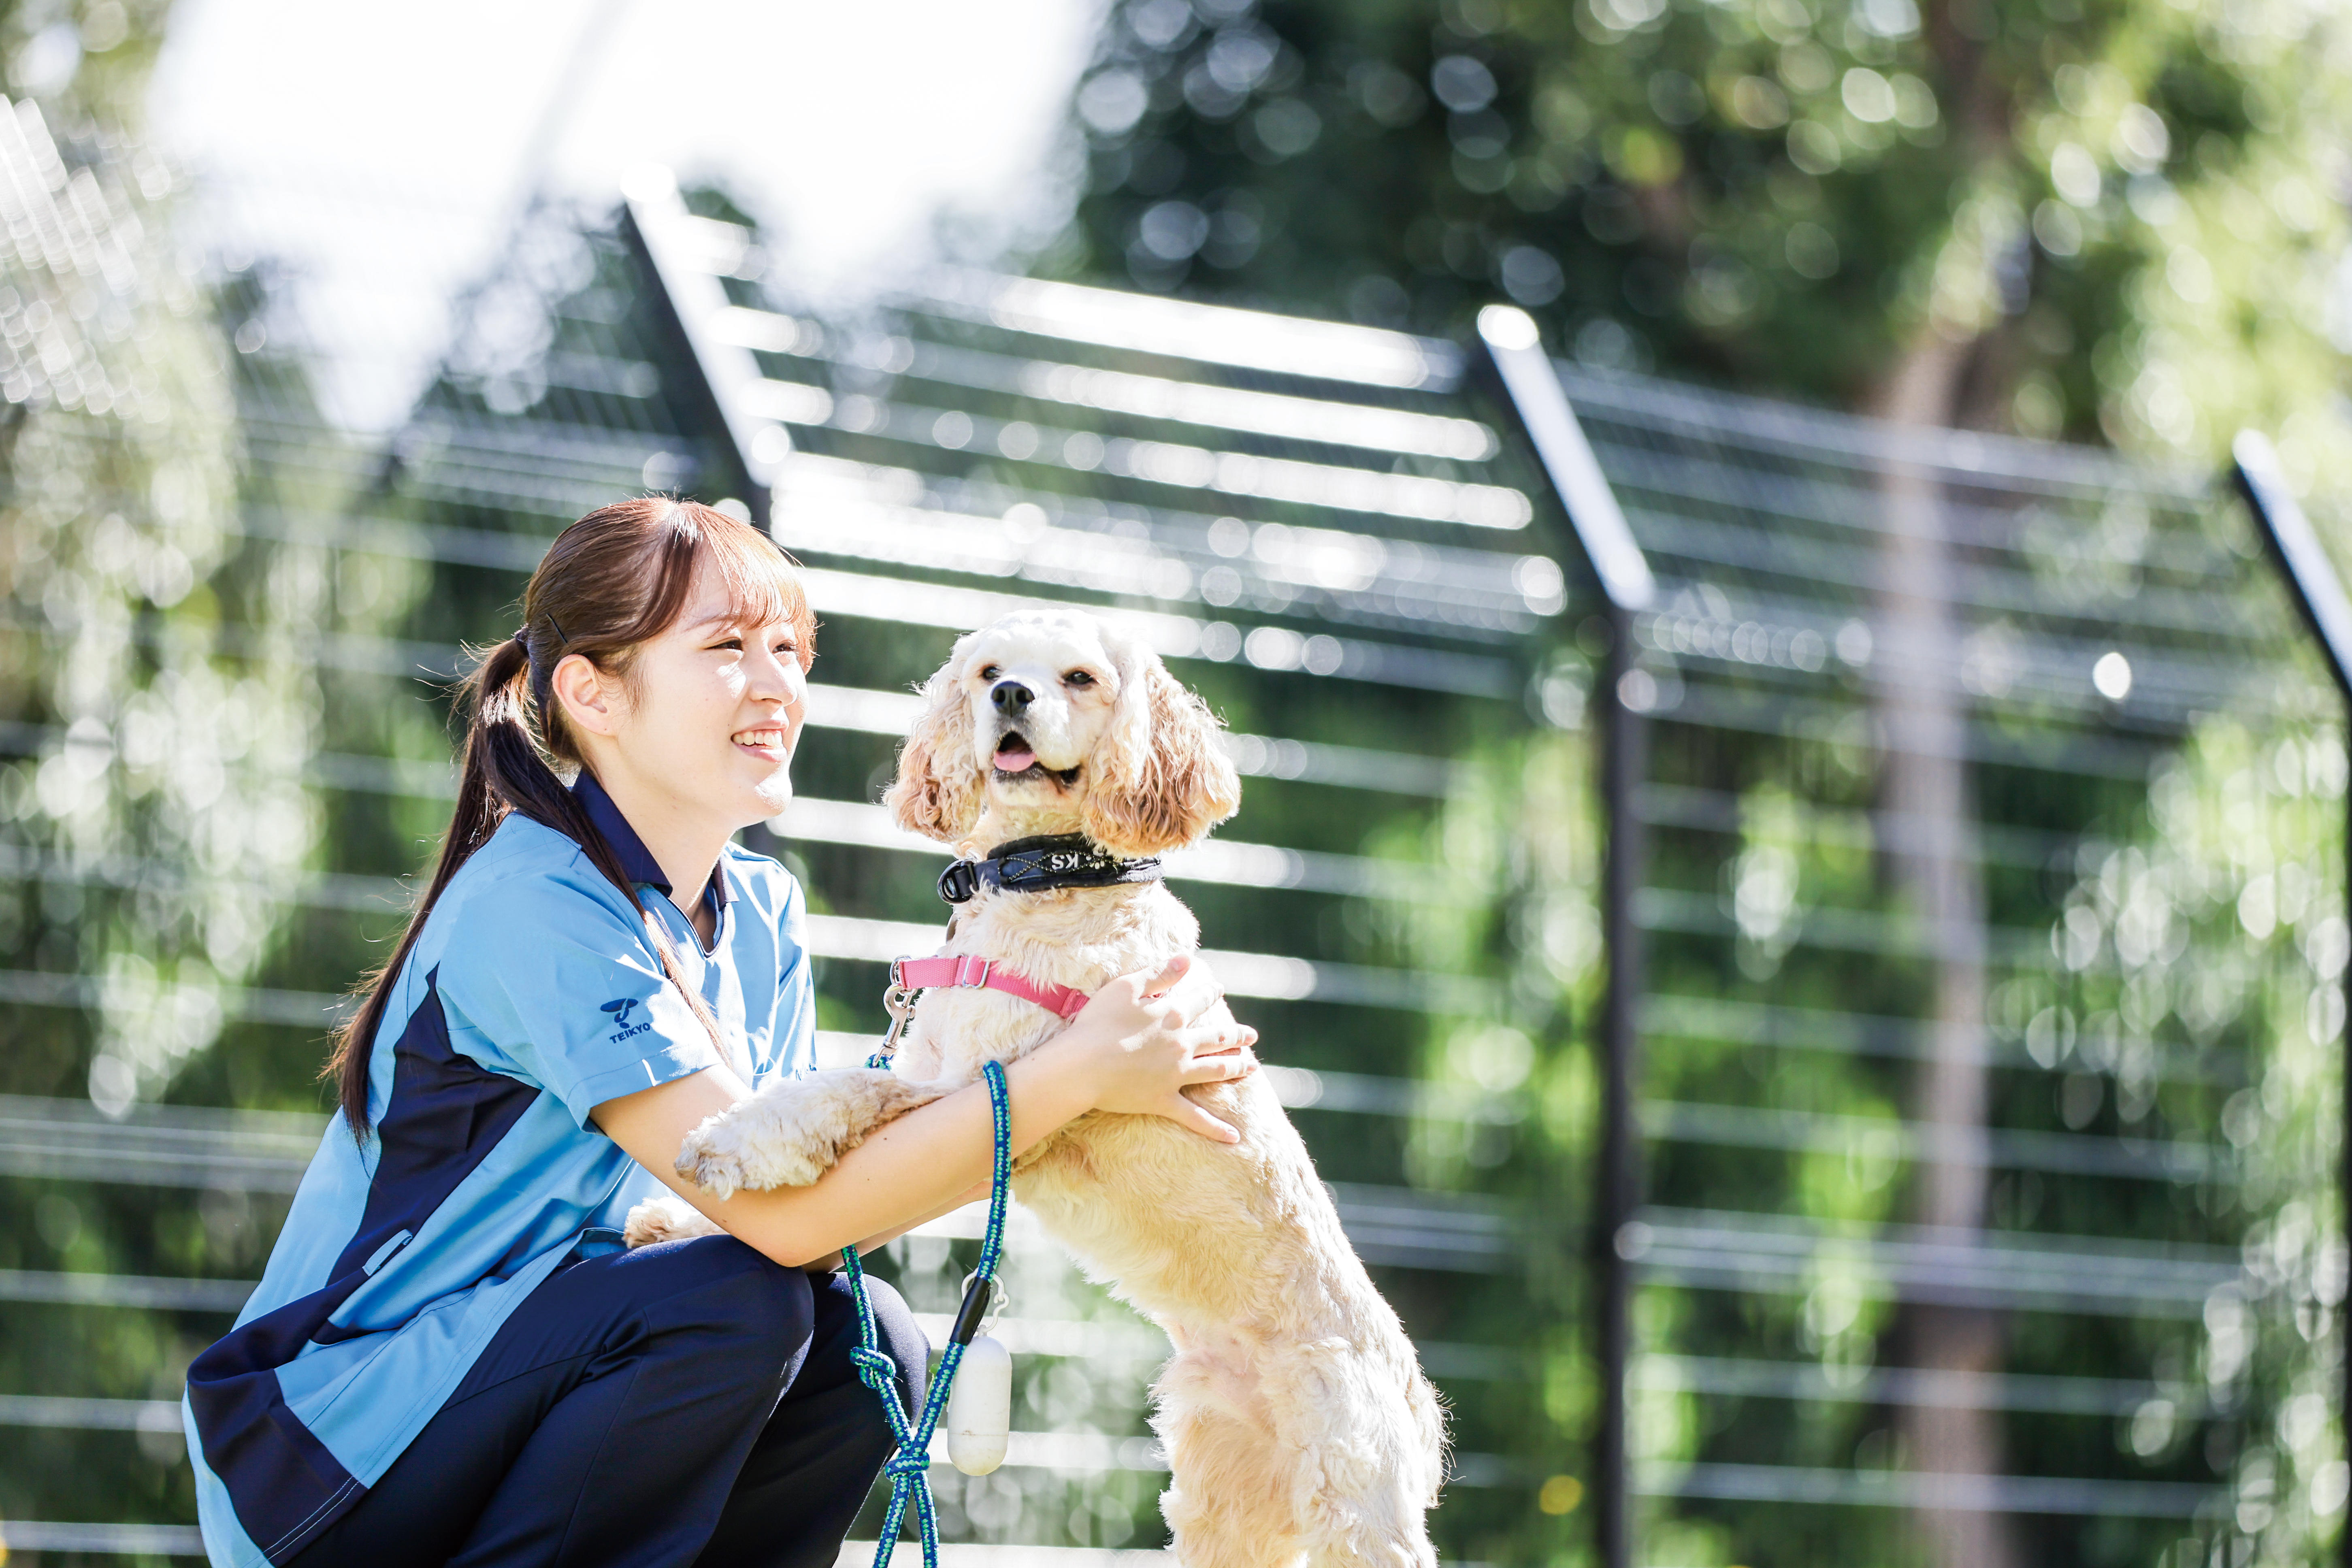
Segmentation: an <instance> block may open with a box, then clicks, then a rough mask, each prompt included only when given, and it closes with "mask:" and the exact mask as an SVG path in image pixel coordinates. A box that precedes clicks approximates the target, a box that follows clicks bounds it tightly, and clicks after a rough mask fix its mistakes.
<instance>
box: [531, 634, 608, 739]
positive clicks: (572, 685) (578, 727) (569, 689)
mask: <svg viewBox="0 0 2352 1568" xmlns="http://www.w3.org/2000/svg"><path fill="white" fill-rule="evenodd" d="M547 684H548V688H549V689H550V690H551V691H553V692H554V694H555V705H556V707H557V708H558V709H560V710H562V714H563V721H564V722H565V723H566V724H568V725H570V726H571V727H572V731H574V732H575V733H578V732H585V733H587V734H591V735H606V736H609V735H611V734H612V733H613V732H614V731H616V730H617V729H618V728H619V727H620V708H621V702H622V700H623V699H622V690H621V685H620V682H618V681H607V680H606V679H604V671H603V670H601V669H598V668H596V666H595V665H594V663H593V662H592V661H591V660H590V659H589V658H588V656H587V655H585V654H579V653H568V654H565V655H564V656H563V658H562V659H560V660H558V661H557V663H556V666H555V668H554V669H553V670H552V671H551V672H550V673H549V675H548V678H547Z"/></svg>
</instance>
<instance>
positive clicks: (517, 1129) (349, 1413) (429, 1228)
mask: <svg viewBox="0 0 2352 1568" xmlns="http://www.w3.org/2000/svg"><path fill="white" fill-rule="evenodd" d="M575 788H576V793H577V794H578V795H579V798H580V800H581V802H582V804H583V805H585V806H586V807H587V809H588V812H589V814H590V816H591V817H592V818H593V820H594V821H595V823H596V825H597V826H598V827H600V828H601V829H602V830H603V832H604V837H605V838H606V840H607V841H608V842H609V843H610V844H611V845H612V847H613V848H614V852H615V853H616V854H617V855H618V856H619V858H620V863H621V866H622V868H624V869H625V871H626V872H627V873H628V875H629V876H630V878H631V879H633V880H634V881H635V882H636V883H637V884H638V895H639V897H640V898H642V899H643V900H644V901H645V906H646V909H648V910H652V911H653V913H654V916H655V918H656V919H657V920H660V921H662V922H663V928H664V930H665V931H667V933H668V936H669V939H670V943H671V947H672V949H673V951H674V952H676V953H677V959H678V963H679V964H680V967H681V969H682V970H683V972H684V973H685V974H686V975H687V976H688V980H689V981H690V982H691V983H692V984H695V985H696V986H697V987H698V989H699V990H700V992H701V994H702V999H703V1001H704V1002H705V1003H707V1004H708V1005H709V1007H710V1010H711V1012H712V1013H713V1014H714V1015H716V1016H717V1017H718V1019H719V1026H720V1029H721V1032H722V1033H723V1034H724V1036H725V1037H726V1038H727V1039H728V1040H729V1042H730V1050H735V1049H743V1048H746V1047H748V1054H749V1062H750V1066H751V1075H752V1079H753V1081H754V1082H755V1083H756V1082H759V1081H761V1080H764V1079H768V1078H770V1077H772V1075H774V1074H777V1073H786V1074H799V1073H804V1072H807V1071H809V1070H810V1069H811V1068H813V1067H814V1065H815V1043H816V1036H815V1028H816V1005H815V999H814V992H813V991H812V989H811V986H810V982H809V963H808V943H807V941H806V939H805V934H804V927H805V922H806V910H805V905H804V902H803V898H802V894H801V889H800V887H799V885H798V884H797V883H796V882H795V881H794V880H793V877H792V874H791V873H790V872H788V871H786V870H785V869H784V868H782V866H779V865H778V864H776V862H774V861H773V860H771V859H769V858H766V857H764V856H760V855H753V854H751V853H750V852H748V851H746V850H742V849H739V848H735V847H731V846H730V847H729V848H728V850H727V852H726V853H725V854H724V855H723V856H721V857H720V858H719V865H718V867H717V868H716V869H715V870H714V871H713V873H712V876H711V880H710V884H709V887H708V888H707V889H705V890H704V895H703V896H704V898H705V899H706V900H709V903H710V904H711V905H712V906H714V908H715V912H716V914H717V916H718V937H717V940H716V942H713V944H712V946H711V948H710V950H709V952H704V951H703V949H702V947H701V943H700V940H699V938H698V937H697V935H696V934H695V931H694V929H693V927H692V926H691V925H690V924H689V923H688V921H687V920H686V918H685V916H684V915H683V914H681V913H680V912H679V911H678V910H677V907H676V906H675V905H674V904H672V903H671V902H670V901H669V899H668V897H667V894H668V891H669V884H668V881H667V879H665V878H664V877H663V875H662V872H661V868H660V867H659V866H658V865H656V863H655V861H654V858H653V857H652V856H651V855H650V854H649V853H647V852H646V847H645V844H644V842H643V841H642V840H640V839H639V838H638V837H637V835H636V834H635V831H634V830H632V829H631V828H630V826H629V825H628V822H627V820H626V819H625V818H624V817H623V816H621V814H620V811H619V809H618V808H617V807H616V806H614V804H613V801H612V797H611V796H609V795H606V794H605V793H604V790H603V789H602V788H601V787H600V786H598V784H596V782H595V780H594V779H593V777H591V776H590V775H589V774H587V773H583V774H582V775H581V779H580V783H579V784H578V785H577V786H575ZM394 984H395V987H396V989H395V990H394V994H393V996H392V998H391V1001H390V1003H389V1005H387V1006H386V1007H385V1009H384V1015H383V1026H382V1027H381V1028H380V1029H379V1030H378V1031H377V1033H376V1038H375V1044H374V1047H373V1055H372V1057H371V1058H370V1063H369V1088H368V1110H369V1114H370V1118H371V1120H372V1122H373V1131H372V1132H371V1134H370V1135H369V1137H368V1138H367V1140H366V1141H365V1142H364V1143H361V1142H354V1141H353V1140H352V1135H351V1131H350V1130H349V1127H348V1125H347V1124H346V1123H345V1121H343V1118H342V1117H341V1115H340V1114H338V1115H336V1116H335V1117H334V1119H333V1120H332V1121H331V1122H330V1123H329V1125H328V1128H327V1131H326V1135H325V1137H324V1138H323V1139H321V1140H320V1144H319V1152H318V1153H317V1154H316V1155H314V1156H313V1157H312V1158H311V1161H310V1169H309V1170H308V1171H307V1172H306V1173H304V1174H303V1177H302V1184H301V1186H300V1188H299V1191H298V1192H297V1193H296V1194H295V1197H294V1205H293V1208H292V1210H291V1212H290V1213H289V1215H287V1218H286V1226H285V1229H284V1230H282V1231H281V1232H279V1234H278V1244H277V1247H275V1248H274V1249H273V1250H272V1251H271V1253H270V1256H269V1267H268V1269H267V1271H265V1272H264V1274H263V1275H262V1279H261V1284H260V1286H259V1288H258V1289H256V1290H255V1291H254V1293H253V1296H252V1298H251V1299H250V1300H247V1303H246V1306H245V1310H244V1311H242V1312H241V1313H239V1314H238V1316H237V1321H236V1328H234V1329H233V1330H231V1331H230V1332H229V1333H228V1335H227V1336H226V1338H224V1339H223V1340H221V1341H220V1342H218V1343H217V1344H215V1345H214V1346H213V1347H212V1348H211V1349H209V1350H207V1351H206V1352H205V1353H204V1354H202V1355H201V1356H198V1357H197V1358H196V1360H195V1362H194V1364H192V1365H191V1366H190V1367H189V1369H188V1394H187V1398H186V1400H185V1401H184V1405H183V1416H184V1421H185V1423H186V1426H187V1432H188V1454H189V1458H190V1460H191V1462H192V1463H193V1464H194V1467H195V1474H196V1499H197V1511H198V1517H199V1519H200V1520H201V1521H202V1524H203V1527H204V1538H205V1550H206V1551H207V1552H209V1553H210V1555H211V1558H212V1561H213V1562H214V1563H215V1564H223V1565H229V1568H260V1565H261V1564H263V1563H285V1562H287V1561H288V1560H289V1559H290V1558H292V1557H293V1556H294V1555H295V1554H296V1553H298V1552H300V1551H301V1549H302V1548H303V1547H304V1546H305V1545H307V1544H309V1543H310V1542H311V1541H313V1540H315V1539H316V1538H317V1536H318V1533H319V1532H320V1531H322V1530H324V1529H325V1528H326V1527H327V1526H328V1525H330V1524H331V1523H333V1522H334V1521H336V1520H337V1519H339V1518H341V1516H342V1515H343V1513H344V1512H345V1511H347V1510H349V1509H350V1508H351V1507H352V1504H353V1503H355V1502H357V1501H358V1500H360V1499H361V1498H362V1497H363V1496H365V1495H366V1492H367V1489H368V1488H369V1487H370V1486H372V1485H373V1484H374V1482H375V1481H376V1480H377V1479H379V1478H380V1477H382V1476H383V1472H384V1471H385V1470H386V1469H387V1468H390V1466H391V1464H392V1462H393V1461H394V1459H396V1458H399V1457H400V1454H401V1452H402V1451H403V1450H404V1448H406V1447H407V1446H408V1444H409V1442H410V1440H411V1439H412V1438H414V1437H415V1436H416V1434H417V1432H418V1431H419V1430H420V1429H421V1428H422V1427H423V1426H425V1423H426V1422H427V1421H429V1420H431V1419H432V1418H433V1416H434V1415H435V1414H436V1413H437V1412H438V1411H439V1409H440V1408H441V1405H442V1402H443V1401H444V1400H445V1399H446V1398H447V1397H448V1395H449V1394H451V1393H452V1392H453V1391H454V1390H455V1389H456V1388H457V1384H459V1383H460V1382H461V1381H462V1380H463V1379H464V1377H465V1375H466V1373H467V1370H468V1369H469V1368H470V1367H471V1366H472V1365H473V1363H474V1361H475V1359H476V1358H477V1357H478V1356H479V1355H480V1354H481V1352H482V1350H483V1348H484V1347H485V1346H486V1345H487V1344H488V1342H489V1340H490V1337H491V1336H492V1335H493V1334H495V1333H496V1332H497V1331H498V1330H499V1325H500V1324H501V1323H503V1322H505V1321H506V1320H507V1316H508V1314H509V1313H510V1312H512V1311H513V1310H515V1308H516V1306H517V1305H518V1304H520V1302H521V1301H522V1300H523V1299H524V1298H525V1297H527V1296H529V1295H530V1291H531V1289H532V1288H533V1287H534V1286H536V1285H537V1284H538V1283H539V1282H540V1281H541V1280H542V1279H546V1278H547V1276H548V1275H549V1274H550V1273H551V1272H552V1271H553V1270H554V1269H555V1268H556V1266H557V1265H558V1264H560V1263H562V1261H563V1259H564V1258H566V1257H568V1256H570V1255H571V1254H572V1251H573V1250H574V1248H576V1247H580V1246H581V1245H582V1244H583V1242H585V1243H587V1244H589V1245H592V1246H593V1245H599V1244H604V1243H610V1244H614V1245H617V1244H618V1242H619V1239H620V1238H619V1229H618V1227H619V1226H620V1225H621V1223H622V1221H623V1219H624V1218H625V1216H626V1215H627V1213H628V1211H629V1209H630V1207H631V1206H632V1205H635V1203H636V1202H638V1201H639V1200H640V1199H642V1198H644V1197H646V1196H648V1195H650V1194H654V1193H656V1192H657V1191H659V1190H661V1188H660V1185H659V1184H658V1183H656V1181H655V1180H654V1179H653V1177H652V1176H650V1175H648V1174H647V1173H646V1172H645V1171H644V1170H642V1169H640V1168H639V1167H638V1166H637V1164H636V1163H635V1162H634V1161H632V1160H631V1159H630V1158H629V1156H628V1155H627V1154H625V1153H624V1152H622V1151H621V1148H620V1146H619V1145H618V1144H616V1143H614V1142H613V1141H612V1140H611V1139H609V1138H607V1137H605V1136H604V1133H602V1132H600V1131H597V1130H596V1129H595V1128H594V1127H593V1125H591V1124H590V1122H589V1113H590V1112H591V1111H592V1110H594V1109H595V1108H596V1107H597V1106H598V1105H601V1104H603V1103H604V1101H606V1100H617V1099H619V1098H620V1097H621V1096H623V1095H626V1094H631V1093H634V1092H635V1091H636V1090H638V1089H646V1088H649V1087H651V1086H653V1085H655V1084H660V1083H667V1082H668V1081H669V1080H670V1079H677V1078H683V1077H685V1076H686V1075H687V1074H688V1073H693V1072H699V1071H700V1070H702V1069H703V1068H706V1067H709V1066H710V1065H711V1064H713V1063H714V1062H716V1061H718V1060H719V1054H718V1053H717V1052H716V1051H715V1050H714V1049H713V1048H712V1046H711V1042H710V1037H709V1032H708V1031H706V1030H705V1029H704V1028H703V1026H702V1025H701V1024H700V1023H699V1022H698V1020H697V1019H696V1018H695V1016H694V1014H693V1010H692V1009H691V1008H690V1007H689V1006H688V1005H687V1002H686V999H685V998H684V997H683V996H681V995H679V994H678V993H677V990H676V988H675V987H673V986H671V985H670V984H668V982H667V979H666V978H665V976H664V974H663V972H662V966H661V961H660V959H659V958H658V957H657V956H656V953H655V952H654V948H653V944H652V942H651V939H650V938H649V936H648V935H647V933H646V929H645V923H644V920H643V917H641V916H640V915H639V914H638V912H637V911H636V910H635V909H633V908H631V907H630V904H629V900H627V899H626V898H625V897H624V896H623V895H622V894H621V892H620V890H619V889H616V888H614V886H613V884H612V883H611V882H609V881H607V880H606V879H605V878H604V873H603V872H601V871H599V870H597V869H596V868H595V865H594V864H593V862H592V861H590V859H589V858H588V857H587V855H586V853H585V852H584V851H583V850H582V849H581V847H579V846H578V845H577V844H575V843H573V842H572V840H571V839H570V838H568V837H565V836H564V835H562V834H561V833H559V832H557V831H555V830H554V829H552V828H550V827H545V826H541V825H540V824H539V823H536V822H533V821H531V820H530V819H529V818H527V817H525V816H521V815H520V814H519V813H518V814H516V815H513V816H509V817H508V818H507V819H506V821H505V822H504V823H503V824H501V825H500V826H499V829H498V831H497V832H496V833H494V834H492V835H491V836H490V839H489V842H488V843H487V844H485V845H483V846H482V847H481V848H480V849H478V850H477V851H476V852H475V854H474V856H473V858H471V859H469V860H467V862H466V864H465V865H464V866H463V867H462V868H459V870H458V872H457V875H456V876H455V877H453V878H451V879H450V881H449V886H448V887H447V888H446V889H444V890H443V891H442V895H441V899H440V901H439V902H438V903H437V904H436V906H435V908H434V910H433V913H432V914H431V916H430V917H428V918H427V919H426V921H425V927H424V930H423V931H421V932H420V933H419V935H418V938H417V942H416V946H415V949H414V951H412V952H411V953H410V954H409V957H408V960H407V962H406V963H404V965H403V966H402V968H401V972H400V974H399V975H398V977H397V979H396V980H395V982H394ZM735 1042H740V1043H741V1044H740V1046H737V1045H735V1044H734V1043H735ZM736 1065H737V1067H738V1069H739V1070H740V1068H741V1067H742V1066H743V1063H742V1062H741V1061H738V1062H737V1064H736Z"/></svg>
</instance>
